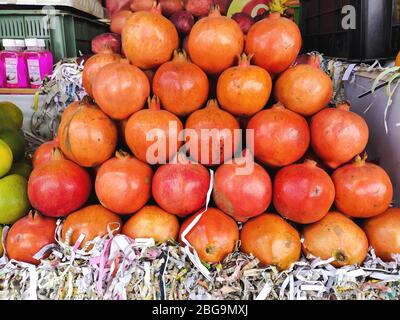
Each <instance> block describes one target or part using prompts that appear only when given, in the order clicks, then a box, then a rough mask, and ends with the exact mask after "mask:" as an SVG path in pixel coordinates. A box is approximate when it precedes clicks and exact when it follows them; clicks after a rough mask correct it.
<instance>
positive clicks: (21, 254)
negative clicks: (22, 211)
mask: <svg viewBox="0 0 400 320" xmlns="http://www.w3.org/2000/svg"><path fill="white" fill-rule="evenodd" d="M55 231H56V220H55V219H52V218H47V217H43V216H42V215H41V214H40V213H37V212H34V211H31V212H30V213H29V214H28V215H27V216H25V217H23V218H21V219H20V220H18V221H17V222H16V223H14V224H13V225H12V226H11V228H10V230H9V231H8V233H7V237H6V242H5V246H6V251H7V255H8V258H9V259H10V260H11V259H14V260H17V261H21V262H26V263H31V264H34V265H39V264H40V261H39V260H37V259H35V258H34V256H35V255H36V254H37V253H38V252H39V251H40V250H41V249H42V248H43V247H45V246H47V245H49V244H51V243H54V242H55V239H54V234H55ZM48 256H49V253H47V254H45V255H44V256H43V258H44V259H45V258H47V257H48Z"/></svg>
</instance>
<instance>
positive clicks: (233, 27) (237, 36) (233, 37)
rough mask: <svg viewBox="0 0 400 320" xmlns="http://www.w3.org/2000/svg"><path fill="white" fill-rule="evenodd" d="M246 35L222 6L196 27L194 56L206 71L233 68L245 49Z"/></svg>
mask: <svg viewBox="0 0 400 320" xmlns="http://www.w3.org/2000/svg"><path fill="white" fill-rule="evenodd" d="M243 47H244V35H243V32H242V30H241V29H240V27H239V25H238V24H237V23H236V22H235V21H234V20H232V19H230V18H228V17H226V16H221V13H220V10H219V7H218V6H215V7H214V8H213V9H211V11H210V14H209V16H208V17H206V18H203V19H200V20H199V21H197V23H195V25H194V26H193V28H192V30H191V32H190V34H189V39H188V49H189V55H190V59H191V60H192V61H193V62H194V63H195V64H197V65H198V66H199V67H200V68H202V69H203V70H204V71H205V72H206V73H209V74H219V73H221V72H223V71H224V70H226V69H228V68H229V67H231V66H232V65H233V64H234V63H235V61H236V58H237V56H238V55H240V54H241V53H242V51H243Z"/></svg>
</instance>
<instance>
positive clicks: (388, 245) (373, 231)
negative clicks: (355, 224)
mask: <svg viewBox="0 0 400 320" xmlns="http://www.w3.org/2000/svg"><path fill="white" fill-rule="evenodd" d="M363 228H364V231H365V233H366V234H367V237H368V240H369V244H370V245H371V246H372V248H374V250H375V253H376V255H377V256H378V257H379V258H381V259H382V260H384V261H392V260H393V255H394V254H400V241H399V239H400V209H398V208H391V209H389V210H387V211H386V212H384V213H383V214H381V215H379V216H376V217H373V218H370V219H368V220H366V221H365V223H364V226H363Z"/></svg>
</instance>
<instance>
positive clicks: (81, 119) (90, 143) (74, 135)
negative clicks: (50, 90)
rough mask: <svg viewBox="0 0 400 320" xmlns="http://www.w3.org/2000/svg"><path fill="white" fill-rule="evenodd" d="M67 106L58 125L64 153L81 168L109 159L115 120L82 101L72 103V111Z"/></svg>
mask: <svg viewBox="0 0 400 320" xmlns="http://www.w3.org/2000/svg"><path fill="white" fill-rule="evenodd" d="M68 108H69V107H68ZM68 108H67V109H66V112H64V114H63V115H62V117H61V123H60V126H59V128H58V139H59V143H60V148H61V150H62V152H63V153H64V155H65V156H66V157H67V158H68V159H70V160H72V161H74V162H75V163H77V164H79V165H80V166H82V167H96V166H98V165H100V164H102V163H103V162H105V161H106V160H108V159H110V158H111V156H112V155H113V153H114V152H115V149H116V146H117V127H116V125H115V123H114V122H113V121H112V120H111V119H110V118H109V117H108V116H107V115H106V114H105V113H104V112H103V111H101V110H100V109H99V108H98V107H97V106H96V105H93V104H91V103H89V102H87V101H85V100H82V101H81V102H80V103H79V105H78V106H77V105H73V106H72V110H68Z"/></svg>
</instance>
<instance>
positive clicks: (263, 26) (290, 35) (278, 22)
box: [245, 13, 302, 102]
mask: <svg viewBox="0 0 400 320" xmlns="http://www.w3.org/2000/svg"><path fill="white" fill-rule="evenodd" d="M301 43H302V40H301V33H300V30H299V27H298V26H297V25H296V24H295V23H294V22H293V21H291V20H289V19H286V18H283V17H281V16H280V14H279V13H273V14H270V15H269V16H268V17H267V18H265V19H263V20H261V21H258V22H256V23H255V24H254V25H253V26H252V27H251V28H250V30H249V32H248V33H247V38H246V48H245V50H246V53H252V54H254V59H253V62H254V64H256V65H258V66H260V67H262V68H264V69H265V70H267V71H268V72H269V73H270V74H271V75H275V74H279V73H281V72H283V71H285V70H286V69H287V68H289V66H290V65H291V64H292V63H293V62H294V61H295V60H296V57H297V55H298V54H299V52H300V49H301ZM282 102H283V101H282Z"/></svg>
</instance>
